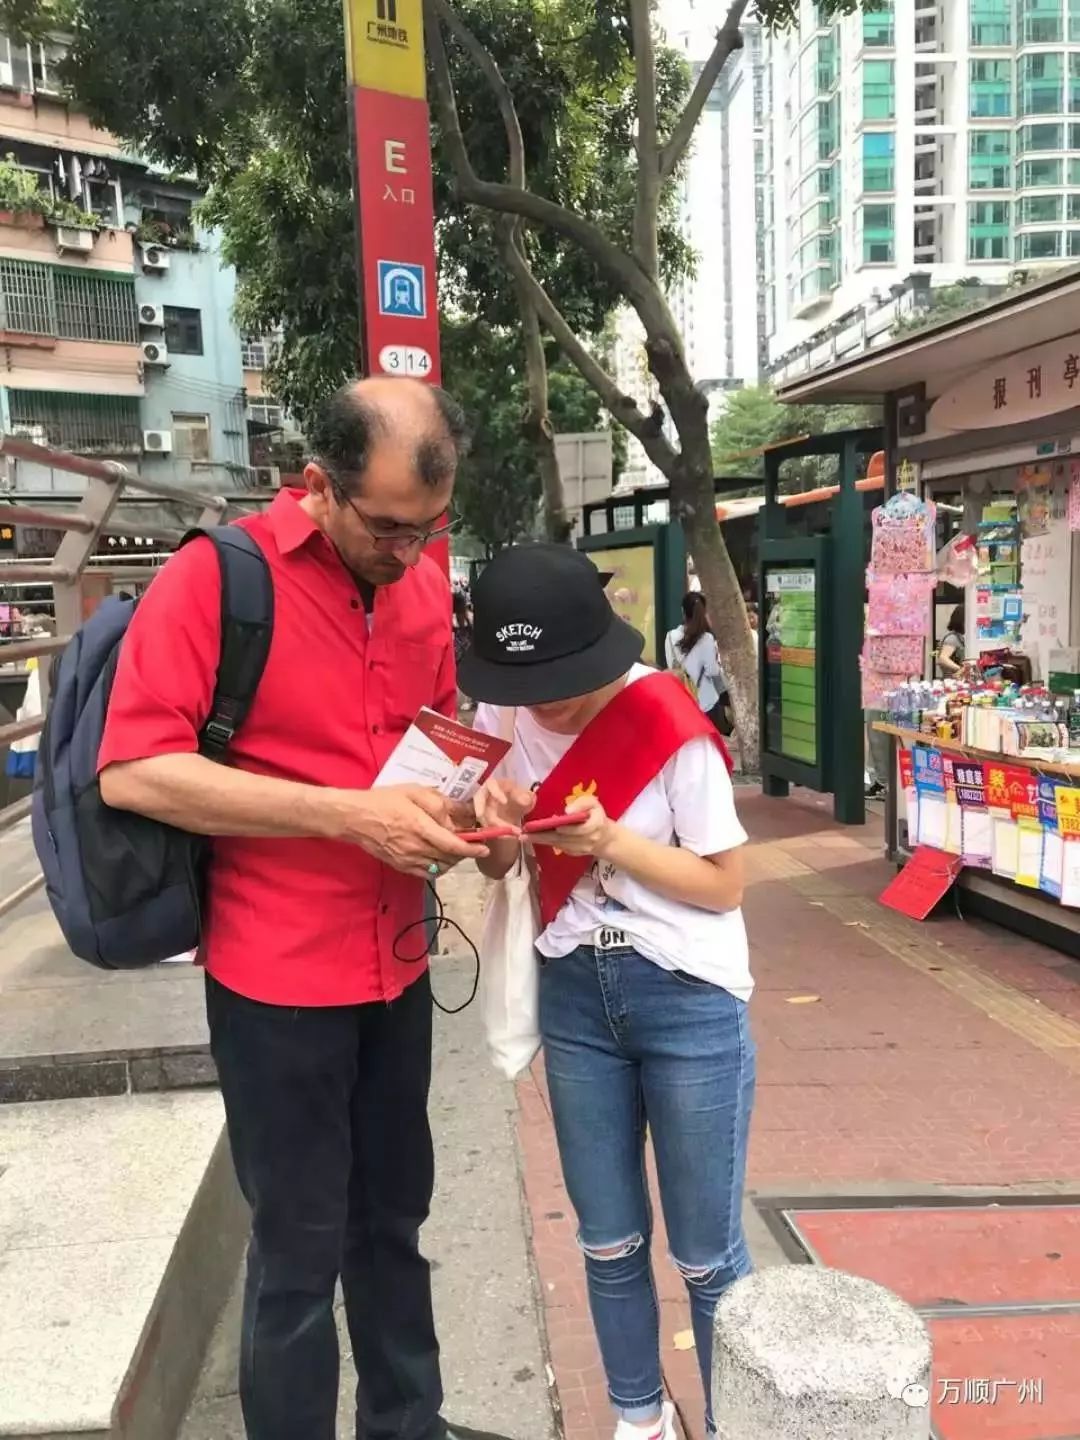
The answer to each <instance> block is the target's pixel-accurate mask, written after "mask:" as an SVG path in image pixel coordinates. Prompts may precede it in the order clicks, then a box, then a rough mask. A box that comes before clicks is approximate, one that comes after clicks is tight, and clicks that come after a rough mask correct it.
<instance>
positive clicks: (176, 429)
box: [172, 413, 210, 460]
mask: <svg viewBox="0 0 1080 1440" xmlns="http://www.w3.org/2000/svg"><path fill="white" fill-rule="evenodd" d="M172 422H173V424H172V428H173V442H174V448H175V451H176V454H177V456H178V458H179V459H181V460H209V459H210V416H209V415H187V414H183V415H181V414H175V413H174V414H173V417H172Z"/></svg>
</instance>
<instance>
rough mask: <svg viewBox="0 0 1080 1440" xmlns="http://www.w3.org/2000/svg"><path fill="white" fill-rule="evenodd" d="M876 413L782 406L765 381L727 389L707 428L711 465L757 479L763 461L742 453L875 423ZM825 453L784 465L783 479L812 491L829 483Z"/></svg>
mask: <svg viewBox="0 0 1080 1440" xmlns="http://www.w3.org/2000/svg"><path fill="white" fill-rule="evenodd" d="M880 423H881V411H880V410H879V409H878V408H877V407H876V406H873V405H784V404H781V402H780V401H779V400H777V398H776V394H775V392H774V391H773V389H772V387H771V386H769V385H754V386H748V387H747V388H746V389H744V390H733V391H732V392H731V394H730V395H729V396H728V400H727V406H726V408H725V410H724V413H723V414H722V415H721V416H720V417H719V418H718V419H717V420H716V421H715V423H714V424H713V427H712V451H713V468H714V471H715V473H716V474H717V475H748V476H749V475H752V476H755V477H758V478H763V477H764V474H765V462H764V460H763V459H762V457H761V456H747V458H745V459H738V458H736V457H738V456H740V455H745V454H746V452H747V451H750V450H758V449H760V448H761V447H762V446H765V445H775V444H776V443H777V442H779V441H781V440H793V439H794V438H795V437H796V436H798V435H824V434H828V433H829V432H830V431H834V430H849V429H853V428H855V427H856V426H862V425H879V424H880ZM834 468H835V467H834V464H833V461H832V460H831V458H830V457H829V456H810V457H808V458H806V459H804V460H793V461H789V463H788V464H787V465H786V466H785V468H784V472H783V478H784V480H785V481H786V482H789V483H790V484H791V486H792V488H795V489H800V490H801V489H813V488H814V487H816V486H818V485H828V484H831V483H833V481H834V479H835V476H834V474H833V471H834Z"/></svg>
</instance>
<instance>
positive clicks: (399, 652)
mask: <svg viewBox="0 0 1080 1440" xmlns="http://www.w3.org/2000/svg"><path fill="white" fill-rule="evenodd" d="M442 658H443V647H442V646H441V645H438V644H433V643H425V642H422V641H415V640H399V641H397V642H396V643H395V645H394V648H393V653H392V655H390V656H389V657H387V658H385V659H384V662H383V666H382V671H383V681H384V684H383V696H384V704H385V713H386V728H387V730H388V731H390V732H392V733H394V732H397V733H403V732H404V731H405V730H407V729H408V727H409V726H410V725H411V724H412V722H413V721H414V720H415V719H416V716H417V713H418V712H419V711H420V710H422V709H423V708H424V707H425V706H428V707H431V706H432V705H434V702H435V699H436V694H435V688H436V683H437V681H438V678H439V667H440V665H441V663H442Z"/></svg>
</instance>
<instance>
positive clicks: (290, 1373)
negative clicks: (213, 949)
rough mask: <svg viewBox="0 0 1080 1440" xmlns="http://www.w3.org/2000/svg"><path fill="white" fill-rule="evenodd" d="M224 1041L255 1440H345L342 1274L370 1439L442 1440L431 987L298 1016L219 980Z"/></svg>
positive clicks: (222, 1070)
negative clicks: (430, 1102)
mask: <svg viewBox="0 0 1080 1440" xmlns="http://www.w3.org/2000/svg"><path fill="white" fill-rule="evenodd" d="M206 1003H207V1015H208V1018H209V1022H210V1043H211V1049H212V1051H213V1055H214V1059H215V1061H216V1063H217V1068H218V1074H219V1077H220V1080H221V1092H222V1096H223V1097H224V1101H225V1113H226V1118H227V1121H228V1129H229V1139H230V1142H231V1144H232V1152H233V1159H234V1162H235V1165H236V1172H237V1176H238V1178H239V1181H240V1188H241V1189H242V1190H243V1192H244V1195H245V1196H246V1198H247V1200H248V1203H249V1204H250V1206H251V1210H252V1235H251V1243H250V1246H249V1250H248V1266H247V1285H246V1288H245V1293H244V1319H243V1331H242V1336H241V1355H240V1396H241V1403H242V1406H243V1412H244V1424H245V1427H246V1429H247V1434H248V1437H249V1440H334V1436H335V1426H334V1420H335V1415H336V1413H337V1400H338V1378H339V1367H340V1357H339V1353H338V1338H337V1331H336V1328H335V1324H334V1292H335V1286H336V1282H337V1280H338V1277H339V1276H340V1278H341V1282H342V1289H343V1291H344V1296H345V1311H346V1318H347V1320H348V1327H349V1335H350V1337H351V1340H352V1350H353V1359H354V1361H355V1364H356V1371H357V1376H358V1384H357V1392H356V1409H357V1420H356V1434H357V1440H441V1437H442V1436H443V1434H444V1427H443V1424H442V1422H441V1421H440V1419H439V1408H440V1406H441V1404H442V1398H443V1396H442V1384H441V1380H440V1374H439V1347H438V1344H437V1342H436V1339H435V1325H434V1320H433V1318H432V1311H431V1277H430V1273H429V1269H428V1264H427V1261H426V1260H425V1259H424V1258H423V1256H422V1255H421V1254H420V1249H419V1232H420V1227H421V1225H422V1224H423V1223H424V1221H425V1220H426V1219H427V1215H428V1208H429V1206H430V1204H431V1194H432V1188H433V1184H434V1156H433V1151H432V1143H431V1130H430V1127H429V1124H428V1115H427V1099H428V1088H429V1086H430V1082H431V987H430V983H429V981H428V978H427V976H426V975H425V976H424V977H423V978H422V979H419V980H417V981H416V983H415V984H414V985H412V986H411V987H410V988H409V989H408V990H407V991H406V992H405V994H404V995H403V996H401V998H400V999H398V1000H396V1001H394V1003H393V1004H391V1005H382V1004H372V1005H349V1006H340V1007H333V1008H318V1009H290V1008H285V1007H282V1006H276V1005H261V1004H258V1003H257V1002H255V1001H253V1000H247V999H244V998H243V997H242V996H240V995H237V994H235V993H234V992H232V991H231V990H227V989H225V987H224V986H222V985H220V984H218V983H217V981H215V980H213V979H212V978H211V977H210V976H207V981H206Z"/></svg>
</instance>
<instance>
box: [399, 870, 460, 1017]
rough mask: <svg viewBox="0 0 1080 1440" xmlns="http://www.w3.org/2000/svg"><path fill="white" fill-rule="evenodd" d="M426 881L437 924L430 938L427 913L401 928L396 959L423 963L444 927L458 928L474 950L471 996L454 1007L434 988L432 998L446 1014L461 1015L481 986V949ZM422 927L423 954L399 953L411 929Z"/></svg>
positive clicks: (415, 963)
mask: <svg viewBox="0 0 1080 1440" xmlns="http://www.w3.org/2000/svg"><path fill="white" fill-rule="evenodd" d="M424 883H425V884H426V885H427V888H428V889H429V890H430V891H431V894H432V896H433V898H434V900H435V924H434V928H433V929H432V932H431V936H430V939H429V938H428V933H427V928H428V926H429V925H430V924H431V919H430V918H429V917H428V916H427V915H425V916H424V917H423V919H422V920H414V921H413V922H412V923H411V924H410V925H406V926H405V928H404V930H400V931H399V932H398V934H397V935H396V936H395V937H394V946H393V955H394V959H395V960H396V961H397V962H398V963H399V964H400V965H423V963H424V961H425V960H427V959H428V958H429V956H430V952H431V950H433V949H434V947H435V941H436V940H437V939H438V938H439V933H440V931H441V930H442V929H443V927H444V926H445V927H446V928H447V929H449V930H456V931H457V933H458V934H459V935H460V936H461V938H462V939H463V940H464V941H465V944H466V945H467V946H468V947H469V949H470V950H471V951H472V956H473V962H474V965H475V969H474V972H473V983H472V990H471V991H470V992H469V998H468V999H467V1000H466V1001H465V1002H464V1004H462V1005H455V1006H453V1007H450V1006H447V1005H442V1004H440V1002H439V1001H438V1000H437V999H436V997H435V992H434V990H432V994H431V999H432V1001H433V1003H434V1005H435V1007H436V1008H437V1009H439V1010H441V1011H442V1012H443V1014H444V1015H460V1014H461V1012H462V1011H463V1010H467V1009H468V1008H469V1006H470V1005H471V1004H472V1003H473V1001H474V1000H475V999H476V992H477V991H478V990H479V988H480V951H479V950H478V949H477V948H476V946H475V945H474V944H473V942H472V940H471V938H470V937H469V936H468V935H467V934H466V933H465V931H464V930H463V929H462V927H461V926H460V925H459V924H458V922H457V921H456V920H454V919H452V918H451V917H450V916H449V915H447V913H446V907H445V906H444V905H443V902H442V901H441V900H440V898H439V892H438V891H437V890H436V888H435V886H434V885H433V884H432V882H431V881H430V880H426V881H425V882H424ZM420 929H422V930H423V932H424V950H423V954H421V955H399V954H398V946H399V945H400V944H401V942H402V941H403V940H404V939H405V936H406V935H408V933H409V931H410V930H420Z"/></svg>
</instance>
